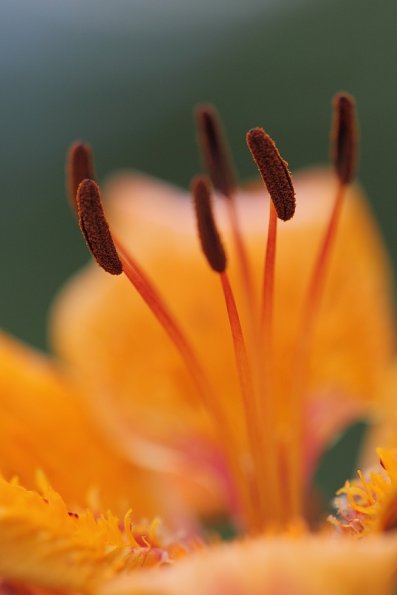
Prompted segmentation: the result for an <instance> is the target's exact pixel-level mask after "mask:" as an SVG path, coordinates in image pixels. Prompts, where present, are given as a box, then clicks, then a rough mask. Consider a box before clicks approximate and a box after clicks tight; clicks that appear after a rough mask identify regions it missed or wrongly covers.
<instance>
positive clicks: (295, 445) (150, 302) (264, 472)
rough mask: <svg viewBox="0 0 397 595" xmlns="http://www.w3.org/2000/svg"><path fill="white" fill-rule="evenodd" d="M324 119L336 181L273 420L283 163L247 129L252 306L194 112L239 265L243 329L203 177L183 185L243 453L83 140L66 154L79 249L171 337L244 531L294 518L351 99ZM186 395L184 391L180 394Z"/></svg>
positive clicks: (217, 168)
mask: <svg viewBox="0 0 397 595" xmlns="http://www.w3.org/2000/svg"><path fill="white" fill-rule="evenodd" d="M334 113H335V116H334V126H333V151H334V166H335V171H336V175H337V177H338V180H339V184H338V190H337V193H336V197H335V202H334V207H333V210H332V213H331V216H330V219H329V222H328V224H327V227H326V230H325V233H324V237H323V240H322V242H321V243H320V246H319V251H318V255H317V259H316V261H315V265H314V268H313V271H312V275H311V278H310V281H309V285H308V288H307V293H306V297H305V300H304V307H303V313H302V317H301V322H300V328H299V331H298V337H297V340H296V346H295V357H294V364H293V368H294V369H293V370H291V379H292V380H291V389H290V391H289V393H288V394H287V395H284V396H283V400H285V403H284V402H283V409H284V410H285V412H286V416H284V418H283V420H280V416H279V414H278V410H277V406H278V405H277V404H276V402H275V400H276V399H275V396H276V395H275V393H276V391H275V389H274V375H275V361H274V359H275V354H274V350H273V337H274V334H275V333H277V329H276V328H273V327H274V325H273V305H274V285H275V268H276V248H277V224H278V222H277V220H278V219H282V220H284V221H287V220H288V219H290V218H291V217H292V216H293V214H294V210H295V193H294V189H293V185H292V181H291V177H290V174H289V172H288V167H287V163H286V162H285V161H284V160H283V159H282V157H281V156H280V154H279V152H278V150H277V148H276V146H275V144H274V142H273V140H272V139H271V138H270V136H269V135H268V134H266V133H265V132H264V130H263V129H261V128H254V129H253V130H250V131H249V132H248V134H247V144H248V147H249V149H250V151H251V154H252V156H253V158H254V161H255V162H256V164H257V166H258V169H259V172H260V174H261V177H262V179H263V181H264V183H265V185H266V187H267V189H268V191H269V194H270V198H271V201H270V202H269V205H270V207H269V209H270V210H269V224H268V235H267V243H266V254H265V260H264V265H263V281H262V296H261V300H260V308H259V309H258V308H257V305H256V304H257V300H256V296H255V294H254V290H253V287H254V284H253V280H252V273H251V266H250V262H249V259H248V256H247V250H246V247H245V241H244V238H243V236H242V233H241V230H240V222H239V219H238V216H237V210H236V199H235V197H236V184H235V177H234V174H233V168H232V165H231V161H230V158H229V150H228V148H227V146H226V143H225V141H224V136H223V134H222V127H221V124H220V121H219V118H218V116H217V113H216V111H215V110H214V109H213V108H212V107H210V106H203V107H200V108H199V109H198V110H197V112H196V118H197V126H198V138H199V144H200V148H201V151H202V155H203V161H204V163H205V165H206V169H207V171H208V174H209V176H210V179H211V182H212V185H213V186H214V187H215V188H216V189H217V190H218V191H219V192H220V193H221V194H223V196H224V197H225V200H226V201H227V205H228V213H229V218H230V223H231V230H232V236H233V241H234V244H235V248H236V254H237V258H238V264H239V271H240V276H241V280H242V286H243V288H244V300H245V304H244V305H245V307H246V310H247V312H248V314H249V316H248V318H247V321H246V325H247V328H244V327H243V325H242V323H241V317H240V315H239V310H238V307H237V304H236V300H235V297H234V291H233V287H232V284H231V282H230V280H229V276H228V272H227V256H226V253H225V250H224V248H223V244H222V241H221V237H220V234H219V232H218V230H217V226H216V223H215V220H214V216H213V212H212V206H211V202H212V201H211V185H210V182H209V180H208V179H207V178H205V177H202V176H200V177H197V178H195V180H194V181H193V183H192V194H193V198H194V204H195V211H196V218H197V226H198V235H199V238H200V242H201V247H202V250H203V253H204V255H205V257H206V258H207V261H208V263H209V265H210V267H211V269H212V270H213V271H214V272H215V273H216V274H217V275H219V279H220V285H221V289H222V292H223V296H224V301H225V308H226V311H227V315H228V319H229V324H230V331H231V340H232V342H233V347H234V354H235V365H236V370H237V373H238V378H239V395H240V400H241V403H240V405H241V411H242V412H243V413H242V415H243V417H244V419H243V426H244V430H245V443H246V453H241V452H240V450H241V447H240V446H239V444H240V441H239V440H238V439H237V438H236V436H235V429H234V428H233V427H232V426H231V424H230V421H229V416H228V415H227V412H226V411H225V409H224V408H225V403H224V401H223V400H221V399H219V398H217V395H216V393H215V391H214V390H213V388H212V386H211V382H210V380H209V379H208V375H207V373H206V371H205V367H204V365H203V364H202V362H201V361H200V359H199V357H198V356H197V354H196V352H195V350H194V348H193V347H192V345H191V344H190V341H189V340H188V338H187V336H186V334H185V333H184V331H183V329H182V328H181V327H180V325H179V324H178V322H177V320H176V319H175V317H174V315H173V314H172V312H171V310H170V309H169V308H168V306H167V304H166V303H165V301H164V300H163V298H162V296H161V294H160V292H159V291H158V290H157V289H156V288H155V286H154V285H153V284H152V282H151V281H150V279H149V278H148V276H147V275H146V273H145V271H144V270H143V269H142V268H141V267H140V266H139V264H138V263H137V261H136V260H135V258H134V256H133V255H131V254H130V253H129V252H128V251H127V250H126V249H125V247H124V246H123V243H122V242H120V240H119V239H118V238H117V237H116V236H115V235H114V234H112V233H111V232H110V230H109V226H108V224H107V221H106V219H105V216H104V213H103V209H102V205H101V198H100V191H99V188H98V186H97V184H96V183H95V182H94V180H93V171H94V168H93V164H92V157H91V152H90V149H89V147H87V146H86V145H82V144H76V145H74V146H73V147H72V149H71V151H70V153H69V168H68V170H69V189H70V194H71V200H72V203H73V205H74V208H75V210H76V213H77V215H78V218H79V223H80V227H81V230H82V233H83V235H84V237H85V239H86V242H87V245H88V248H89V249H90V251H91V253H92V255H93V256H94V258H95V259H96V261H97V262H98V264H99V265H100V266H101V267H102V268H104V269H105V270H106V271H107V272H109V273H111V274H116V275H118V274H121V273H124V274H125V275H126V277H127V278H128V279H129V281H130V282H131V284H132V285H133V287H134V288H135V289H136V291H138V293H139V294H140V296H141V297H142V299H143V300H144V302H145V303H146V304H147V306H148V307H149V308H150V310H151V312H152V313H153V315H154V316H155V317H156V319H157V320H158V322H159V323H160V324H161V326H162V327H163V328H164V330H165V331H166V333H167V334H168V336H169V338H170V340H171V341H172V342H173V344H174V345H175V347H176V349H177V350H178V352H179V354H180V356H181V358H182V359H183V361H184V363H185V365H186V368H187V369H188V371H189V373H190V375H191V377H192V379H193V380H194V383H195V386H196V389H197V390H196V393H197V394H196V395H192V398H195V397H196V396H197V397H198V399H199V400H200V402H201V404H202V405H203V406H204V408H205V409H206V411H207V412H208V415H209V417H210V418H211V419H212V420H213V422H214V426H215V429H216V431H217V432H218V434H219V436H220V437H222V441H221V443H222V445H223V447H224V456H225V459H226V461H227V464H228V467H229V469H230V474H231V476H232V478H233V482H234V485H235V489H236V493H237V495H238V499H239V505H240V517H241V518H240V522H241V523H242V525H243V526H244V528H245V529H246V530H247V531H250V532H256V531H259V530H262V529H263V528H264V527H268V528H271V527H273V528H277V529H279V528H282V527H285V526H286V525H288V524H289V523H291V522H292V521H294V520H296V519H298V518H303V515H304V511H303V500H304V488H305V485H304V478H303V448H302V443H303V438H304V436H303V431H304V430H303V421H304V420H303V410H304V399H305V395H306V387H307V368H308V359H309V353H310V345H311V337H312V334H313V329H314V326H315V322H316V316H317V312H318V308H319V304H320V300H321V297H322V293H323V287H324V281H325V277H326V274H327V270H328V264H329V258H330V254H331V251H332V247H333V243H334V239H335V236H336V232H337V227H338V221H339V219H340V213H341V207H342V204H343V198H344V195H345V189H346V187H347V185H348V184H349V183H350V181H351V179H352V177H353V173H354V165H355V155H356V137H355V115H354V102H353V100H352V99H351V98H350V96H348V95H346V94H339V95H337V97H336V99H335V112H334ZM189 396H190V395H189Z"/></svg>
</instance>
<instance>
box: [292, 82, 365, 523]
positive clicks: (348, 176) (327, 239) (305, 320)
mask: <svg viewBox="0 0 397 595" xmlns="http://www.w3.org/2000/svg"><path fill="white" fill-rule="evenodd" d="M356 145H357V136H356V113H355V102H354V99H353V98H352V97H351V96H350V95H348V94H346V93H339V94H338V95H336V97H335V98H334V121H333V126H332V133H331V152H332V155H333V160H334V166H335V173H336V176H337V179H338V185H337V189H336V195H335V200H334V204H333V208H332V212H331V216H330V219H329V221H328V225H327V227H326V230H325V233H324V237H323V240H322V242H321V244H320V248H319V251H318V254H317V258H316V260H315V263H314V267H313V271H312V274H311V278H310V281H309V286H308V291H307V294H306V298H305V302H304V306H303V315H302V324H301V327H300V330H299V335H298V338H297V346H298V347H297V354H296V359H295V366H296V372H295V374H294V379H295V387H294V389H293V390H292V391H291V406H290V412H291V416H290V424H292V425H294V426H295V427H296V428H298V432H297V433H296V436H295V439H296V443H295V446H294V447H293V448H292V449H291V450H292V452H293V453H294V457H293V458H294V460H293V461H290V463H291V469H293V470H294V476H293V477H292V487H291V493H292V494H293V501H292V503H291V506H292V508H293V509H294V510H295V511H299V510H300V509H301V497H302V489H303V486H302V484H301V481H302V473H301V468H302V450H301V444H302V440H303V436H302V431H303V420H302V412H303V410H304V403H303V400H304V398H305V390H306V387H307V369H308V365H309V357H310V343H311V339H312V335H313V330H314V326H315V321H316V318H317V315H318V311H319V308H320V304H321V299H322V295H323V291H324V285H325V280H326V276H327V273H328V271H329V263H330V258H331V254H332V250H333V247H334V244H335V240H336V234H337V230H338V225H339V221H340V217H341V211H342V206H343V202H344V198H345V195H346V188H347V186H348V184H349V183H350V182H351V180H352V178H353V176H354V171H355V166H356V159H357V146H356Z"/></svg>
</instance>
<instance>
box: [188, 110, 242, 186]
mask: <svg viewBox="0 0 397 595" xmlns="http://www.w3.org/2000/svg"><path fill="white" fill-rule="evenodd" d="M195 115H196V126H197V138H198V144H199V147H200V149H201V153H202V159H203V162H204V165H205V167H206V169H207V172H208V175H209V177H210V179H211V182H212V184H213V186H214V188H216V189H217V190H219V192H221V193H222V194H224V195H225V196H226V197H229V198H230V197H231V196H232V195H233V194H234V192H235V190H236V181H235V176H234V171H233V165H232V161H231V157H230V151H229V148H228V145H227V142H226V139H225V135H224V132H223V128H222V124H221V121H220V118H219V114H218V112H217V110H216V109H215V108H214V107H213V106H212V105H199V106H198V107H197V108H196V111H195Z"/></svg>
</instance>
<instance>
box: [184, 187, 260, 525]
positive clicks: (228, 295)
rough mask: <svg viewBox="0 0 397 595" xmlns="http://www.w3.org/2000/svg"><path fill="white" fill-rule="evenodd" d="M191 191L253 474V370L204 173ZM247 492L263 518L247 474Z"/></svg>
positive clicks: (255, 432)
mask: <svg viewBox="0 0 397 595" xmlns="http://www.w3.org/2000/svg"><path fill="white" fill-rule="evenodd" d="M192 193H193V200H194V206H195V212H196V219H197V227H198V233H199V238H200V243H201V248H202V250H203V253H204V255H205V257H206V259H207V261H208V263H209V265H210V267H211V268H212V270H214V271H215V272H217V273H219V277H220V281H221V286H222V291H223V296H224V300H225V305H226V310H227V314H228V318H229V324H230V330H231V334H232V340H233V348H234V355H235V362H236V369H237V373H238V377H239V382H240V390H241V395H242V400H243V408H244V413H245V420H246V429H247V436H248V441H249V448H250V452H251V457H252V461H253V463H254V465H255V469H256V473H255V477H258V476H259V473H260V464H261V462H260V452H259V450H258V445H259V444H260V437H259V435H258V423H257V422H258V420H257V415H256V409H255V396H254V386H253V381H252V373H251V369H250V365H249V358H248V354H247V348H246V344H245V338H244V334H243V330H242V326H241V321H240V317H239V314H238V309H237V305H236V300H235V297H234V294H233V290H232V287H231V284H230V280H229V277H228V274H227V272H226V264H227V259H226V255H225V251H224V249H223V246H222V242H221V239H220V236H219V232H218V230H217V227H216V223H215V219H214V215H213V212H212V205H211V189H210V186H209V183H208V180H207V179H206V178H205V177H202V176H197V177H196V178H194V180H193V182H192ZM248 483H249V485H250V495H251V499H252V502H253V505H254V508H256V510H257V514H256V517H257V519H260V521H263V515H264V514H265V513H264V507H263V506H261V502H260V497H259V493H258V486H257V485H256V482H255V481H253V478H249V481H248Z"/></svg>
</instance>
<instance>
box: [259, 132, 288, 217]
mask: <svg viewBox="0 0 397 595" xmlns="http://www.w3.org/2000/svg"><path fill="white" fill-rule="evenodd" d="M247 145H248V148H249V150H250V151H251V154H252V157H253V158H254V161H255V163H256V165H257V166H258V169H259V173H260V174H261V176H262V179H263V181H264V182H265V184H266V187H267V189H268V191H269V194H270V198H271V199H272V201H273V204H274V206H275V209H276V212H277V217H278V218H279V219H282V220H283V221H288V219H291V217H292V216H293V214H294V213H295V190H294V187H293V185H292V180H291V174H290V173H289V171H288V163H287V162H286V161H284V159H283V158H282V157H281V155H280V153H279V152H278V149H277V147H276V145H275V143H274V141H273V140H272V139H271V138H270V136H269V135H268V134H266V132H265V131H264V130H263V128H253V129H252V130H249V131H248V132H247Z"/></svg>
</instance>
